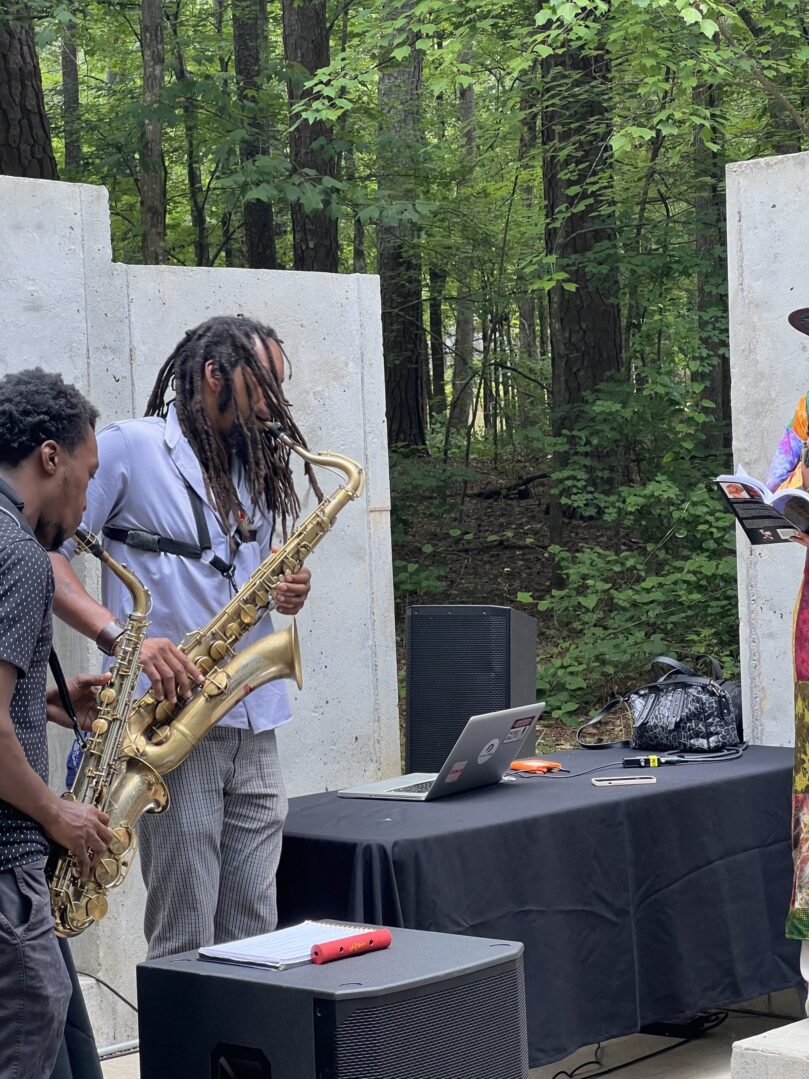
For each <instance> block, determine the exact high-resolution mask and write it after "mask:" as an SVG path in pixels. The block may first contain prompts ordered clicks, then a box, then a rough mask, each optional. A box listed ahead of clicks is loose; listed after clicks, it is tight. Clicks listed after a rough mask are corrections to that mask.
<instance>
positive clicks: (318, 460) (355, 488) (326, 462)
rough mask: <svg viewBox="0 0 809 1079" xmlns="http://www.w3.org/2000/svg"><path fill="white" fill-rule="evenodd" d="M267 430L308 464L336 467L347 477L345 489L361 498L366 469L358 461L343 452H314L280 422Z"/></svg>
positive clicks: (268, 425)
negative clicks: (294, 437) (294, 439)
mask: <svg viewBox="0 0 809 1079" xmlns="http://www.w3.org/2000/svg"><path fill="white" fill-rule="evenodd" d="M265 430H266V431H267V433H268V434H269V435H272V437H273V438H276V439H277V440H278V441H279V442H280V443H281V444H282V445H283V446H286V447H287V449H288V450H291V451H292V453H295V454H297V456H298V457H300V458H301V459H302V460H303V461H306V462H307V464H310V465H314V466H315V467H317V468H336V469H337V471H338V472H342V473H343V475H344V476H345V478H346V482H345V484H344V485H343V489H344V490H345V491H346V492H347V493H348V495H349V496H350V497H351V498H352V499H354V498H359V496H360V495H361V494H362V492H363V491H364V489H365V470H364V469H363V467H362V465H361V464H360V463H359V462H358V461H354V460H353V459H352V458H351V457H345V456H344V455H343V454H342V453H329V452H327V453H312V451H311V450H307V449H306V447H305V446H301V445H300V443H298V442H294V441H293V440H292V439H291V438H290V437H289V435H287V434H286V432H285V431H284V429H283V428H282V427H281V425H280V424H279V423H268V424H267V425H266V428H265Z"/></svg>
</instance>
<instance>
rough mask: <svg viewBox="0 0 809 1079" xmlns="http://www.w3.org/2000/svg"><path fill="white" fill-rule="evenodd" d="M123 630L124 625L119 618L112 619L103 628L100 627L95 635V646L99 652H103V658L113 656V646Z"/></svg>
mask: <svg viewBox="0 0 809 1079" xmlns="http://www.w3.org/2000/svg"><path fill="white" fill-rule="evenodd" d="M125 629H126V624H125V623H124V622H122V621H121V619H120V618H112V619H110V621H109V622H107V624H106V625H105V626H102V627H101V629H100V630H99V631H98V634H97V635H96V646H97V648H98V650H99V652H103V653H104V655H105V656H114V655H115V645H116V644H117V643H118V638H119V637H120V636H121V634H122V633H123V632H124V630H125Z"/></svg>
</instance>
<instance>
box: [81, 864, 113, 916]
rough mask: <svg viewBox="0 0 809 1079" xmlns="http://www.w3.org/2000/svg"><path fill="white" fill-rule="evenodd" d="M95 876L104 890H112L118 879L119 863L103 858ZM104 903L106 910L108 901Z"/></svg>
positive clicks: (95, 870) (94, 873) (95, 871)
mask: <svg viewBox="0 0 809 1079" xmlns="http://www.w3.org/2000/svg"><path fill="white" fill-rule="evenodd" d="M93 876H94V877H95V879H96V881H97V882H98V883H99V884H100V885H101V887H102V888H111V887H112V885H113V884H114V883H115V882H116V880H117V879H118V863H117V862H116V861H115V859H114V858H102V859H101V861H100V862H99V863H98V865H97V866H96V867H95V869H94V870H93ZM93 898H96V897H93ZM93 898H91V899H90V900H89V902H88V906H89V903H92V901H93ZM104 903H105V908H106V900H104ZM105 913H106V909H105ZM93 920H94V921H95V920H96V919H93Z"/></svg>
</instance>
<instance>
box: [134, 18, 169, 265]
mask: <svg viewBox="0 0 809 1079" xmlns="http://www.w3.org/2000/svg"><path fill="white" fill-rule="evenodd" d="M141 54H142V57H143V105H144V108H145V109H146V119H145V120H144V122H143V133H142V140H141V151H140V216H141V226H142V230H143V231H142V236H141V255H142V257H143V261H144V262H145V263H146V264H147V265H152V264H157V263H161V262H162V261H163V259H164V256H165V244H166V169H165V163H164V161H163V123H162V121H161V120H160V118H159V117H158V115H157V107H158V105H159V104H160V92H161V90H162V89H163V65H164V61H165V54H164V44H163V5H162V3H161V0H141Z"/></svg>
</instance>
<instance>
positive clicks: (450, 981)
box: [138, 929, 528, 1079]
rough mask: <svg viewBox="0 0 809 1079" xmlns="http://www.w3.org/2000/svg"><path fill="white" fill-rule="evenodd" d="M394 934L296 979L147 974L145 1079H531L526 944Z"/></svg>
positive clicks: (190, 970)
mask: <svg viewBox="0 0 809 1079" xmlns="http://www.w3.org/2000/svg"><path fill="white" fill-rule="evenodd" d="M391 932H392V934H393V942H392V944H391V946H390V947H389V948H387V949H385V950H384V951H380V952H369V953H368V954H367V955H360V956H354V957H352V958H350V959H340V960H337V961H336V962H333V963H326V964H323V965H320V966H315V965H314V964H312V963H307V964H306V965H305V966H300V967H294V968H292V969H290V970H262V969H259V968H257V967H246V966H241V965H239V964H236V963H233V964H231V963H218V962H213V961H210V960H207V961H206V960H204V959H199V958H197V954H196V952H184V953H182V954H181V955H175V956H170V957H168V958H166V959H155V960H152V961H151V962H148V963H142V964H141V965H140V966H139V967H138V1011H139V1014H138V1023H139V1026H140V1074H141V1079H209V1077H210V1079H528V1045H527V1031H526V1020H525V986H524V983H523V969H522V945H521V944H518V943H514V942H512V941H503V940H485V939H482V938H478V937H462V936H452V935H449V934H446V933H422V932H419V931H417V930H411V929H393V930H391Z"/></svg>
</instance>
